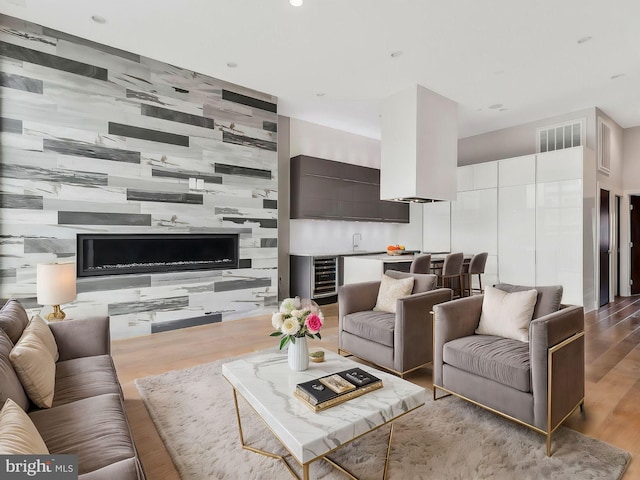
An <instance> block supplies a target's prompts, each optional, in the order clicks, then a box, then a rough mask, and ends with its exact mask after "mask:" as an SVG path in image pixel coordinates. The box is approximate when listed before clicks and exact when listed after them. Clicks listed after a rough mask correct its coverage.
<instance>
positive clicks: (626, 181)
mask: <svg viewBox="0 0 640 480" xmlns="http://www.w3.org/2000/svg"><path fill="white" fill-rule="evenodd" d="M622 170H623V179H622V189H623V196H622V204H621V206H620V210H621V215H620V216H621V218H620V230H621V231H620V280H621V285H620V294H621V295H629V294H630V288H629V278H630V271H629V265H630V255H631V252H630V249H629V242H630V241H631V238H630V233H629V195H640V126H639V127H633V128H627V129H625V130H624V132H623V138H622Z"/></svg>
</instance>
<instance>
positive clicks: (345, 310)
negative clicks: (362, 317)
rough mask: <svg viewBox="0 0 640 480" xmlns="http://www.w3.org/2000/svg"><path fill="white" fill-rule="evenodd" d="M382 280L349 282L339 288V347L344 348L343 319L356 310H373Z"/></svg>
mask: <svg viewBox="0 0 640 480" xmlns="http://www.w3.org/2000/svg"><path fill="white" fill-rule="evenodd" d="M379 290H380V281H377V282H360V283H348V284H347V285H342V286H341V287H340V288H338V348H342V336H341V335H340V333H341V332H342V319H343V317H344V316H345V315H349V314H350V313H355V312H365V311H368V310H373V307H375V306H376V302H377V301H378V291H379Z"/></svg>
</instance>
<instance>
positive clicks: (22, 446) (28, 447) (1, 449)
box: [0, 398, 49, 455]
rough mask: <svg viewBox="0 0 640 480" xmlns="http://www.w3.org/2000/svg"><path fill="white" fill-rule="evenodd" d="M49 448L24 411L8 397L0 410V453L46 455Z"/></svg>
mask: <svg viewBox="0 0 640 480" xmlns="http://www.w3.org/2000/svg"><path fill="white" fill-rule="evenodd" d="M48 454H49V450H48V449H47V446H46V445H45V443H44V441H43V440H42V437H41V436H40V434H39V433H38V430H36V427H35V426H34V424H33V422H32V421H31V419H30V418H29V416H28V415H27V414H26V413H25V411H24V410H23V409H22V408H21V407H20V406H18V405H17V404H16V402H14V401H13V400H11V399H10V398H9V399H8V400H7V401H6V402H5V403H4V406H3V407H2V411H0V455H48Z"/></svg>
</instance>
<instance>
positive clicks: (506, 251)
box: [498, 184, 536, 285]
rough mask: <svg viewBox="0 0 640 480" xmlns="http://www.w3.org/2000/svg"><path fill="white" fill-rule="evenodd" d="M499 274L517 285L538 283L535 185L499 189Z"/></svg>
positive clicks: (504, 281)
mask: <svg viewBox="0 0 640 480" xmlns="http://www.w3.org/2000/svg"><path fill="white" fill-rule="evenodd" d="M498 277H499V278H500V282H503V283H513V284H516V285H535V284H536V186H535V185H533V184H531V185H515V186H509V187H500V189H499V190H498Z"/></svg>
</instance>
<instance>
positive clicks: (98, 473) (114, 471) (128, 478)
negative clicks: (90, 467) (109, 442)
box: [78, 458, 144, 480]
mask: <svg viewBox="0 0 640 480" xmlns="http://www.w3.org/2000/svg"><path fill="white" fill-rule="evenodd" d="M141 478H144V474H143V473H142V467H141V466H140V463H139V461H138V459H137V458H128V459H126V460H122V461H120V462H117V463H112V464H111V465H107V466H106V467H102V468H100V469H98V470H94V471H93V472H89V473H85V474H83V475H80V476H79V477H78V480H105V479H114V480H116V479H117V480H138V479H141Z"/></svg>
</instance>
